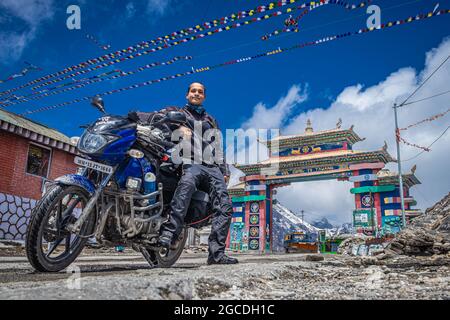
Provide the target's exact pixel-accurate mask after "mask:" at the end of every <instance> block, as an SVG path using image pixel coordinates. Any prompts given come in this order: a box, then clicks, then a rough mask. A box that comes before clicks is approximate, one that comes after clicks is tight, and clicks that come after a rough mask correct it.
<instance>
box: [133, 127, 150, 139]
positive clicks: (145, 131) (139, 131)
mask: <svg viewBox="0 0 450 320" xmlns="http://www.w3.org/2000/svg"><path fill="white" fill-rule="evenodd" d="M151 131H152V130H151V129H150V127H146V126H140V125H138V126H137V134H138V135H142V136H147V137H148V136H149V135H150V132H151Z"/></svg>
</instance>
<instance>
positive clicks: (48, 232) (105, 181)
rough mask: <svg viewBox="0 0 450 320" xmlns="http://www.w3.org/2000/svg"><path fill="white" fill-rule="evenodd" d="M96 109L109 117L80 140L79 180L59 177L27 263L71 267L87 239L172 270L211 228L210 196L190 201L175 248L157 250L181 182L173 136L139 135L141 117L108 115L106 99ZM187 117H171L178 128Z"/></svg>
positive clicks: (37, 216) (31, 233)
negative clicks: (190, 239) (191, 233)
mask: <svg viewBox="0 0 450 320" xmlns="http://www.w3.org/2000/svg"><path fill="white" fill-rule="evenodd" d="M92 105H93V106H95V107H96V108H97V109H99V110H100V111H101V112H102V113H103V114H104V115H103V116H102V117H101V118H99V119H97V120H96V121H95V122H94V123H93V124H91V125H89V126H87V127H86V129H85V131H84V133H83V134H82V136H81V137H80V138H79V140H78V143H77V148H78V151H79V154H80V156H77V157H75V163H76V164H77V165H78V166H79V168H78V171H77V173H76V174H67V175H64V176H62V177H59V178H57V179H56V180H55V181H54V182H52V183H50V184H49V185H47V186H46V191H45V193H44V194H43V196H42V198H41V200H40V201H38V202H37V204H36V206H35V208H34V209H33V211H32V215H31V219H30V223H29V225H28V228H27V235H26V244H25V246H26V253H27V258H28V261H29V262H30V263H31V265H32V266H33V267H34V269H36V270H37V271H40V272H58V271H61V270H63V269H65V268H67V267H68V266H69V265H70V264H71V263H72V262H73V261H74V260H75V259H76V258H77V257H78V256H79V254H80V253H81V251H82V250H83V248H84V247H85V245H86V243H87V241H88V240H90V239H91V240H92V239H95V241H96V242H97V243H98V244H100V245H105V246H109V247H116V246H131V248H132V249H133V250H135V251H138V252H140V253H141V254H142V255H143V256H144V258H145V259H146V261H147V262H148V263H149V265H150V266H151V267H163V268H168V267H170V266H172V265H173V264H174V263H175V262H176V261H177V260H178V258H179V257H180V255H181V253H182V251H183V249H184V246H185V243H186V239H187V230H188V227H193V228H202V227H204V226H206V225H209V224H210V223H211V220H210V215H209V212H210V203H209V198H208V194H207V193H204V192H202V191H200V190H198V191H197V192H196V193H195V194H194V195H193V197H192V199H191V204H190V206H189V209H188V213H187V215H186V219H185V226H184V228H183V231H182V232H181V234H180V236H179V237H178V240H177V241H176V242H175V244H173V245H172V246H171V247H170V248H169V249H165V248H163V247H161V246H160V245H158V237H159V231H160V227H161V225H162V224H163V223H164V222H165V221H167V220H168V214H169V204H170V201H171V197H172V196H173V193H174V191H175V188H176V186H177V182H178V179H179V177H180V168H179V167H177V165H175V164H173V163H172V162H171V157H170V154H171V152H170V151H171V148H173V147H174V144H173V143H172V142H170V141H168V140H167V136H168V134H167V132H164V131H163V130H162V129H161V128H160V127H153V126H149V127H148V128H147V129H148V132H149V134H148V135H146V136H145V137H141V136H139V135H138V129H139V126H141V127H142V124H140V123H139V120H138V119H132V118H130V117H129V116H125V117H124V116H113V115H106V111H105V108H104V103H103V100H101V99H100V98H94V99H93V100H92ZM185 120H186V119H185V116H184V114H183V113H181V112H176V111H173V112H171V113H169V115H168V116H167V121H169V123H171V124H172V125H178V124H181V123H183V122H185Z"/></svg>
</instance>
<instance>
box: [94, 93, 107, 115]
mask: <svg viewBox="0 0 450 320" xmlns="http://www.w3.org/2000/svg"><path fill="white" fill-rule="evenodd" d="M91 105H92V106H94V107H95V108H97V109H98V110H99V111H100V112H101V113H106V111H105V103H104V102H103V99H102V98H101V97H100V96H95V97H93V98H92V100H91Z"/></svg>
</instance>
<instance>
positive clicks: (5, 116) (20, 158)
mask: <svg viewBox="0 0 450 320" xmlns="http://www.w3.org/2000/svg"><path fill="white" fill-rule="evenodd" d="M75 155H76V148H75V146H73V145H72V144H71V143H70V139H69V138H68V137H67V136H65V135H63V134H61V133H60V132H58V131H56V130H53V129H51V128H48V127H46V126H44V125H42V124H39V123H36V122H33V121H31V120H28V119H25V118H23V117H20V116H18V115H16V114H14V113H10V112H7V111H5V110H0V239H11V240H12V239H14V240H22V239H23V238H24V235H25V232H26V225H27V223H28V219H29V217H30V214H31V209H32V208H33V207H34V205H35V203H36V201H37V200H39V199H40V197H41V194H42V190H43V186H44V183H45V182H46V181H48V180H53V179H55V178H57V177H59V176H61V175H64V174H66V173H73V172H75V170H76V165H75V164H74V162H73V160H74V157H75Z"/></svg>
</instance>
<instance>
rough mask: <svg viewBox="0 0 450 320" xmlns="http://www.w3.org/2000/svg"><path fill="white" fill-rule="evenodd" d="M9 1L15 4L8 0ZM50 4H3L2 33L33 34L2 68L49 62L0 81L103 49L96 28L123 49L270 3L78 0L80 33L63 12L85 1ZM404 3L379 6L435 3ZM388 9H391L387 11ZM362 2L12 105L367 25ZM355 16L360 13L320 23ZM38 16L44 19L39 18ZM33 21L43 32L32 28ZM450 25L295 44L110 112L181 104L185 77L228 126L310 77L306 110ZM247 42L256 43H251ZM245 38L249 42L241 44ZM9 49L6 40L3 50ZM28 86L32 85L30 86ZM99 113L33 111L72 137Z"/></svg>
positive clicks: (393, 14)
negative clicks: (290, 30) (294, 27)
mask: <svg viewBox="0 0 450 320" xmlns="http://www.w3.org/2000/svg"><path fill="white" fill-rule="evenodd" d="M3 1H6V2H5V3H7V2H8V0H3ZM3 1H2V2H3ZM15 2H22V3H23V5H22V8H23V7H24V6H27V5H29V6H36V4H33V3H34V1H32V0H29V1H15ZM43 2H47V3H49V5H48V8H42V10H43V12H42V13H40V12H39V11H37V12H36V15H38V13H40V17H32V14H31V13H30V14H29V15H28V16H25V17H26V19H25V20H24V19H23V17H20V15H17V13H16V14H15V12H14V11H12V10H10V9H8V7H6V8H4V7H3V8H2V7H1V6H0V10H1V11H0V17H1V18H0V23H1V30H2V34H5V33H9V34H23V33H27V32H33V36H30V40H29V41H28V42H26V43H25V44H24V47H23V51H22V52H21V54H18V55H15V56H14V57H6V58H3V59H2V61H1V62H0V66H1V68H0V74H1V75H2V76H7V75H9V74H11V73H14V72H17V71H19V70H21V69H22V67H23V66H24V65H23V62H24V61H29V62H32V63H34V64H36V65H39V66H41V67H42V68H43V69H44V71H42V72H39V73H31V74H29V75H27V76H26V77H24V78H19V79H16V80H14V81H11V82H9V83H7V84H3V85H1V86H2V87H1V89H3V88H5V89H7V88H9V87H15V86H17V85H18V84H21V83H22V82H25V81H29V80H31V79H32V78H36V77H38V76H41V75H45V74H48V73H52V72H54V71H57V70H60V69H62V68H64V67H65V66H69V65H72V64H76V63H78V62H81V61H84V60H86V58H91V57H96V56H99V55H101V54H102V53H104V52H103V51H102V50H100V49H98V48H97V47H96V46H95V45H93V44H92V43H91V42H89V41H88V40H86V39H85V38H84V35H85V33H90V34H94V35H96V36H97V37H98V38H99V39H100V40H101V41H102V42H105V43H109V44H111V46H112V48H113V49H121V48H125V47H127V46H129V45H131V44H135V43H137V42H139V41H141V40H150V39H153V38H155V37H157V36H159V35H164V34H167V33H169V32H171V31H175V30H179V29H181V28H184V27H188V26H192V25H196V24H197V23H198V22H201V21H208V20H211V19H214V18H218V17H222V16H225V15H227V14H229V13H232V12H236V11H239V10H243V9H250V8H254V7H256V6H257V5H260V4H264V3H265V2H261V0H260V1H219V0H200V1H167V0H166V1H161V4H159V3H160V1H156V0H153V1H137V0H135V1H79V2H78V5H79V6H80V8H81V14H82V16H81V18H82V29H81V30H79V31H78V30H68V29H67V28H66V26H65V21H66V19H67V17H68V15H67V14H66V12H65V11H66V8H67V6H68V5H69V4H77V1H70V2H68V1H58V2H56V1H53V2H52V1H43ZM401 2H402V3H408V2H411V1H404V0H402V1H386V0H384V1H375V2H374V3H375V4H378V5H379V6H380V7H381V9H382V20H383V21H388V20H393V19H396V18H403V17H407V16H408V15H413V14H416V13H417V12H423V11H430V10H432V9H433V7H434V3H432V2H430V1H415V3H414V1H413V3H412V4H409V5H405V6H403V7H399V8H394V9H389V7H392V6H393V5H397V4H399V3H401ZM130 3H131V5H130ZM354 3H356V2H354ZM440 4H441V7H442V8H444V7H445V4H449V1H440ZM127 6H128V7H127ZM127 8H128V9H127ZM130 8H134V10H130ZM385 8H386V10H384V9H385ZM45 9H46V10H45ZM30 10H31V8H30ZM363 10H364V9H362V10H356V11H354V12H347V11H346V10H344V9H342V8H340V7H336V6H328V7H323V8H319V9H317V10H315V11H313V12H311V14H310V15H308V16H306V17H305V18H304V19H303V20H302V21H301V26H302V27H303V28H304V29H306V30H305V31H304V32H300V33H297V34H290V35H289V36H285V37H282V38H279V39H277V38H272V39H271V40H270V41H265V42H263V41H259V40H260V37H261V35H263V34H265V33H267V32H269V31H271V30H274V29H278V28H280V27H281V26H282V24H283V20H284V18H283V17H278V18H273V19H270V20H268V21H265V22H261V23H258V24H254V25H250V26H245V27H241V28H240V29H237V30H233V31H230V32H227V33H221V34H218V35H215V36H213V37H210V38H205V39H200V40H196V41H195V42H192V43H189V44H184V45H180V46H178V47H174V48H170V49H167V50H163V51H161V52H159V53H155V54H151V55H148V56H146V57H141V58H138V59H135V60H132V62H131V63H123V64H119V65H116V66H117V67H120V68H123V70H128V69H133V66H139V65H143V64H146V63H149V62H153V61H164V60H166V59H168V58H171V57H174V56H177V55H191V56H193V57H194V59H193V60H192V61H186V62H178V63H177V64H175V65H172V66H168V67H159V68H155V69H153V70H149V71H146V72H143V73H141V74H139V75H137V76H134V77H128V78H125V79H123V80H121V81H116V82H114V83H105V82H103V83H102V84H99V85H93V86H90V87H89V88H86V89H81V90H77V91H75V92H72V93H71V94H62V95H58V96H56V97H52V98H46V99H42V100H39V101H36V102H34V103H30V104H26V105H25V104H22V105H18V106H15V107H10V109H9V110H11V111H13V112H18V113H20V112H24V111H25V110H33V109H36V108H39V107H42V106H47V105H52V104H54V103H59V102H63V101H67V100H71V99H73V98H74V97H79V96H86V95H91V94H93V93H96V92H102V91H106V90H109V89H110V88H120V87H122V86H126V85H127V84H132V83H136V82H141V81H145V80H149V79H156V78H159V77H161V76H164V75H171V74H174V73H177V72H178V71H184V70H188V69H190V67H191V66H194V67H199V66H204V65H211V64H215V63H218V62H223V61H228V60H231V59H233V58H237V57H240V56H246V55H251V54H254V53H257V52H264V51H267V50H268V49H271V48H277V47H278V46H281V47H285V46H290V45H292V44H296V43H301V42H304V41H309V40H314V39H317V38H320V37H321V36H324V35H328V34H334V33H338V32H344V31H347V30H357V29H359V28H361V27H364V26H365V22H366V19H367V17H368V15H364V13H365V12H364V11H363ZM361 15H362V16H361ZM45 17H48V18H45ZM34 18H35V19H37V20H36V22H32V21H33V19H34ZM347 18H352V19H351V20H349V21H346V22H341V23H336V24H330V25H328V26H323V27H320V26H321V25H325V24H329V23H332V22H334V21H338V20H342V19H347ZM353 18H354V19H353ZM39 19H42V20H41V21H38V20H39ZM33 29H35V31H31V30H33ZM449 32H450V23H449V20H448V17H438V18H436V19H433V20H431V21H424V22H419V23H417V24H412V25H406V26H402V27H399V28H396V29H391V30H389V31H385V32H380V33H374V34H369V35H365V36H361V37H352V38H349V39H345V40H342V41H337V42H335V43H330V44H326V45H323V46H316V47H310V48H306V49H302V50H296V51H293V52H292V53H287V54H284V55H282V56H279V57H273V58H265V59H260V60H259V61H256V62H251V63H248V64H242V65H239V66H231V67H227V68H222V69H218V70H216V71H213V72H209V73H204V74H197V75H194V76H190V77H186V78H183V79H177V80H172V81H168V82H165V83H161V84H156V85H154V86H151V87H145V88H141V89H137V90H132V91H128V92H126V93H122V94H117V95H113V96H109V97H106V99H105V101H106V104H107V107H108V110H109V111H110V112H111V113H119V114H121V113H125V112H127V110H129V109H140V110H154V109H158V108H161V107H164V106H166V105H183V104H184V101H185V99H184V93H185V88H186V85H187V84H188V83H190V82H191V81H194V80H199V81H202V82H204V83H205V84H206V85H207V88H208V100H207V103H206V106H207V108H208V110H209V111H210V112H211V113H212V114H214V115H215V116H216V117H217V118H218V119H219V121H220V123H221V126H222V127H226V128H234V127H239V126H240V124H241V123H242V122H244V121H245V120H246V119H247V118H248V117H250V116H251V114H252V111H253V107H254V105H256V104H257V103H258V102H260V101H263V102H265V103H267V104H273V103H275V102H276V101H277V100H278V99H279V98H280V96H281V94H282V93H284V92H285V91H286V90H288V89H289V87H290V86H291V85H292V84H295V83H301V84H306V83H307V84H308V90H309V100H308V103H306V104H304V105H302V108H305V109H308V108H313V107H318V106H326V105H327V104H329V100H330V99H334V98H335V97H336V96H337V95H338V94H339V93H340V92H341V90H342V89H343V88H344V87H346V86H348V85H352V84H354V83H355V82H357V83H363V84H364V85H367V86H370V85H373V84H375V83H377V82H378V81H379V79H382V78H383V77H385V76H386V75H388V74H389V73H390V72H391V71H392V70H395V69H398V68H400V67H403V66H413V67H417V68H421V67H422V66H423V54H424V53H425V52H426V51H427V50H429V49H430V48H432V47H434V46H436V45H437V44H438V43H439V42H440V41H442V39H443V37H445V36H447V35H448V34H449ZM249 42H250V44H248V43H249ZM241 44H243V45H245V46H240V47H238V48H235V49H233V47H236V46H239V45H241ZM7 49H8V48H7V47H4V48H2V49H0V50H2V51H3V50H7ZM218 51H221V52H218ZM215 52H218V53H215ZM198 55H202V57H200V58H198V59H196V58H195V57H196V56H198ZM2 56H5V54H3V55H2ZM6 56H7V54H6ZM91 75H93V74H91ZM22 92H24V93H27V91H22ZM96 116H97V114H96V113H95V112H94V111H93V110H91V109H90V107H89V106H88V105H86V104H85V103H80V104H75V105H71V106H67V107H63V108H60V109H58V110H55V111H51V112H43V113H40V114H36V115H33V116H31V118H32V119H35V120H37V121H40V122H42V123H45V124H47V125H49V126H51V127H55V128H57V129H59V130H61V131H63V132H64V133H66V134H68V135H73V134H77V133H79V129H78V126H79V125H80V124H83V123H85V122H90V121H92V120H93V119H94V118H95V117H96Z"/></svg>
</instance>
